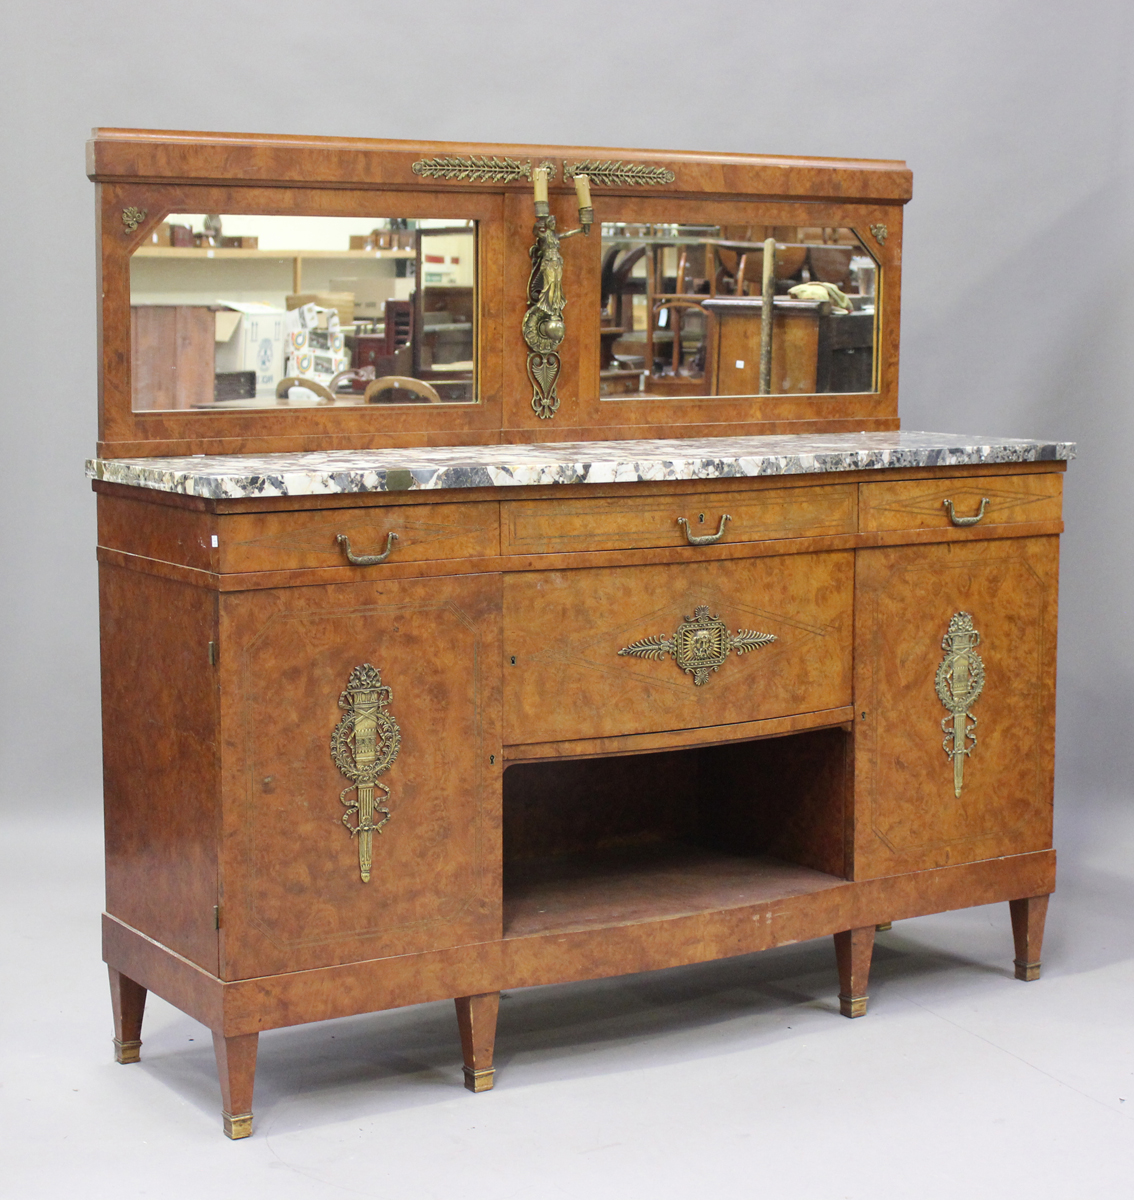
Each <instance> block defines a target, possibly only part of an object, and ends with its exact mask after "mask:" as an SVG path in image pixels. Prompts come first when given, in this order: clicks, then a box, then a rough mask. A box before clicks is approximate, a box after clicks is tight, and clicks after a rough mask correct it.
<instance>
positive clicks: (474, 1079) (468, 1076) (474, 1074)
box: [465, 1067, 496, 1092]
mask: <svg viewBox="0 0 1134 1200" xmlns="http://www.w3.org/2000/svg"><path fill="white" fill-rule="evenodd" d="M495 1082H496V1068H495V1067H484V1068H482V1069H481V1070H479V1071H475V1070H473V1068H472V1067H465V1087H467V1088H468V1089H469V1091H470V1092H490V1091H492V1085H493V1084H494V1083H495Z"/></svg>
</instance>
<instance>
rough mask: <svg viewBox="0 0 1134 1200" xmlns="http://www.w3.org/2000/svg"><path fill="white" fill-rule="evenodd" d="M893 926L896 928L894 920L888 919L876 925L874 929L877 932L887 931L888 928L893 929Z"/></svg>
mask: <svg viewBox="0 0 1134 1200" xmlns="http://www.w3.org/2000/svg"><path fill="white" fill-rule="evenodd" d="M893 928H894V922H893V921H887V922H886V923H885V924H884V925H875V926H874V931H875V933H886V932H887V931H888V930H890V929H893Z"/></svg>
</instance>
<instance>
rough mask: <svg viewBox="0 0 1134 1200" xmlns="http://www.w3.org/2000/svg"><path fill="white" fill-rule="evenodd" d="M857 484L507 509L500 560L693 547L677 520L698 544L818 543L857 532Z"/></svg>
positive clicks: (524, 503)
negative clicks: (717, 538) (711, 539)
mask: <svg viewBox="0 0 1134 1200" xmlns="http://www.w3.org/2000/svg"><path fill="white" fill-rule="evenodd" d="M856 501H857V497H856V494H855V487H854V485H853V484H841V485H831V486H826V487H786V488H761V489H756V490H753V491H751V492H736V491H731V492H712V491H706V492H695V493H691V494H689V495H684V496H675V495H665V496H619V497H614V498H612V497H601V496H599V497H588V496H580V497H572V498H564V499H557V498H553V499H550V500H512V501H504V502H503V512H502V514H501V515H502V520H501V523H500V524H501V534H500V540H501V553H503V554H563V553H571V552H572V551H586V550H639V549H647V548H654V547H664V546H685V545H688V541H687V538H686V534H685V530H684V529H683V527H682V526H681V525H679V524H678V520H677V518H678V517H684V518H685V520H686V521H687V522H688V523H689V525H688V528H689V532H690V534H691V535H692V536H694V537H702V536H706V535H709V534H713V533H716V531H717V530H718V528H719V527H720V520H721V516H722V514H725V513H727V514H728V515H729V517H730V520H729V521H728V522H727V523H726V525H725V531H724V534H723V536H722V538H721V541H722V542H756V541H768V540H771V539H773V538H797V537H820V536H823V535H830V534H839V533H854V532H855V526H856V512H855V505H856Z"/></svg>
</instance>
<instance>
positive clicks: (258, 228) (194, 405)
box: [130, 213, 477, 411]
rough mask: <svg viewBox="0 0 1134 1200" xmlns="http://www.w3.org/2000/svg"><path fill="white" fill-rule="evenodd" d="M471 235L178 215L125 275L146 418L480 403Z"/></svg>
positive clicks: (438, 227)
mask: <svg viewBox="0 0 1134 1200" xmlns="http://www.w3.org/2000/svg"><path fill="white" fill-rule="evenodd" d="M476 249H477V246H476V227H475V222H473V221H465V220H418V221H414V220H409V219H402V218H396V217H280V216H255V215H251V214H244V215H240V214H219V215H218V214H207V213H175V214H171V215H170V216H168V217H167V218H166V219H165V221H164V222H162V224H161V225H160V226H158V227H157V228H156V229H155V230H154V231H153V232H152V233H151V234H150V237H149V238H148V239H147V241H146V242H145V243H143V245H141V246H140V247H139V248H138V249H137V250H135V251H134V254H133V256H132V257H131V260H130V339H131V362H132V378H133V405H134V409H135V411H141V410H149V411H153V410H166V411H168V410H175V409H196V410H210V411H217V410H220V411H223V410H226V409H256V408H282V407H302V406H344V405H362V404H383V405H387V404H438V403H448V404H453V403H457V404H469V403H473V402H474V401H475V400H476V395H477V390H476V324H477V300H476Z"/></svg>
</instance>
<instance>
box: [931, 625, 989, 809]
mask: <svg viewBox="0 0 1134 1200" xmlns="http://www.w3.org/2000/svg"><path fill="white" fill-rule="evenodd" d="M979 645H980V634H979V633H978V632H977V630H975V629H974V628H973V619H972V617H971V616H970V615H969V614H968V613H966V612H958V613H954V614H953V618H952V620H951V621H950V622H949V628H948V630H947V631H946V633H945V636H944V637H943V638H942V639H941V649H942V650H944V651H945V657H944V658H943V659H942V660H941V665H940V666H939V667H938V668H937V678H936V685H937V698H938V699H939V700H940V701H941V703H942V704H943V705H944V706H945V707H946V708H947V709H948V710H949V713H950V715H949V716H948V717H945V718H944V720H943V721H942V722H941V728H942V729H943V730H944V731H945V740H944V741H943V742H942V743H941V744H942V746H943V747H944V749H945V754H946V756H947V757H948V758H950V759H951V760H952V762H953V791H954V793H955V794H956V795H957V796H960V794H961V787H962V786H963V784H964V781H965V759H966V758H967V757H968V756H969V755H970V754H972V752H973V750H974V749H975V748H976V734H975V733H974V732H973V730H975V729H976V726H977V721H976V717H974V716H973V715H972V714H971V713H970V712H969V709H970V708H972V706H973V705H974V704H975V703H976V701H977V697H979V696H980V694H981V691H982V690H983V688H984V663H983V662H982V661H981V657H980V655H979V654H978V653H977V652H976V648H977V646H979Z"/></svg>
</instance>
